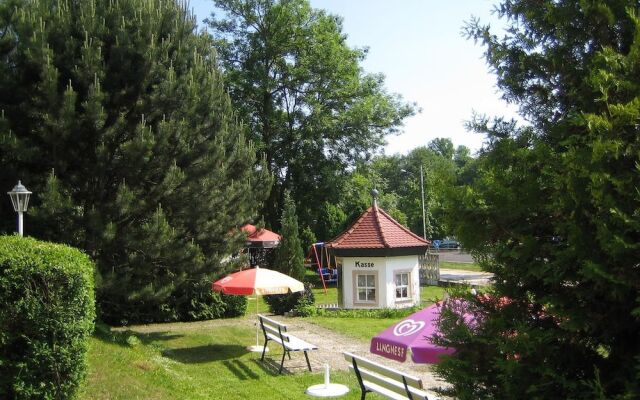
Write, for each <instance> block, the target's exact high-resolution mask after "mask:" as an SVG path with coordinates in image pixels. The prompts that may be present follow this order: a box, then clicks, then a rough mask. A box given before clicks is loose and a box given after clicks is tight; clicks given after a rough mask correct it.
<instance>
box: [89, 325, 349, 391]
mask: <svg viewBox="0 0 640 400" xmlns="http://www.w3.org/2000/svg"><path fill="white" fill-rule="evenodd" d="M180 326H182V327H183V328H181V327H180ZM253 340H255V332H254V331H253V330H252V329H247V327H246V326H242V327H238V326H221V327H213V328H211V327H210V325H209V327H205V326H204V324H198V323H192V324H171V325H170V328H168V329H166V330H164V329H162V326H159V329H158V330H157V331H155V332H153V333H149V334H139V333H134V332H131V331H129V332H124V333H118V334H108V333H107V334H105V333H102V334H97V335H96V336H95V337H94V338H93V339H92V341H91V346H90V349H89V376H88V379H87V382H86V384H85V386H84V388H83V390H82V393H81V396H80V398H81V399H92V400H93V399H96V400H99V399H127V400H128V399H160V400H164V399H261V400H262V399H266V398H268V399H298V398H305V397H306V395H304V390H305V389H306V388H307V387H309V386H311V385H313V384H317V383H321V382H322V380H323V377H322V373H321V372H320V371H318V372H316V373H308V372H303V373H299V372H296V374H295V375H287V374H285V375H276V372H277V371H275V370H274V368H276V367H277V363H279V357H280V354H281V353H280V351H279V350H277V349H275V348H274V349H273V350H272V351H273V352H274V354H273V355H272V357H273V358H274V361H271V362H270V364H268V367H266V366H265V364H263V363H261V362H260V361H259V354H257V355H256V354H255V353H249V352H247V351H246V350H245V345H246V344H250V343H252V342H253ZM292 357H293V360H292V361H288V360H287V361H285V366H287V365H295V366H300V367H301V368H302V366H303V365H304V358H302V356H301V355H300V354H294V355H293V356H292ZM276 360H277V361H276ZM274 362H276V365H275V366H273V363H274ZM351 375H352V374H349V373H347V372H335V371H334V372H332V381H334V382H338V383H343V384H347V385H348V386H349V387H350V388H351V389H352V390H351V392H350V393H349V395H348V396H346V397H344V398H345V399H357V398H359V391H358V390H357V382H356V380H355V377H353V376H351Z"/></svg>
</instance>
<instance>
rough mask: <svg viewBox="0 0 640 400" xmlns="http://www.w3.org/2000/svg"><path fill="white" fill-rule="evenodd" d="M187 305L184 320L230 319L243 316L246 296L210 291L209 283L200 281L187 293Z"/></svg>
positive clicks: (208, 281) (245, 307)
mask: <svg viewBox="0 0 640 400" xmlns="http://www.w3.org/2000/svg"><path fill="white" fill-rule="evenodd" d="M187 297H188V298H189V304H188V306H187V307H186V308H185V311H184V314H185V318H184V319H185V320H192V321H199V320H204V319H216V318H232V317H239V316H241V315H244V314H245V312H246V310H247V297H246V296H232V295H226V294H224V293H218V292H214V291H212V290H211V281H210V280H202V281H201V282H200V284H198V285H194V290H193V291H191V292H188V293H187Z"/></svg>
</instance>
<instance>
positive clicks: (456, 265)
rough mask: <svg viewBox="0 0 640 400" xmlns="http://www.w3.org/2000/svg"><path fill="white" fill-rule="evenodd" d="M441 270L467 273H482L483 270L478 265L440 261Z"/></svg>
mask: <svg viewBox="0 0 640 400" xmlns="http://www.w3.org/2000/svg"><path fill="white" fill-rule="evenodd" d="M440 268H449V269H464V270H467V271H477V272H480V271H482V269H481V268H480V265H479V264H477V263H461V262H452V261H440Z"/></svg>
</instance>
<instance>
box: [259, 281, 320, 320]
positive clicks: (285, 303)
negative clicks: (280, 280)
mask: <svg viewBox="0 0 640 400" xmlns="http://www.w3.org/2000/svg"><path fill="white" fill-rule="evenodd" d="M312 287H313V286H312V285H310V284H308V283H305V284H304V291H302V292H295V293H288V294H272V295H267V296H264V301H265V302H266V303H267V304H268V305H269V310H270V311H271V312H272V313H274V314H277V315H284V313H286V312H290V311H295V312H296V314H303V315H304V316H309V315H311V314H309V308H310V307H309V306H313V304H314V303H315V301H316V299H315V296H314V295H313V291H312V290H311V289H312Z"/></svg>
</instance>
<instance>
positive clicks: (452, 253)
mask: <svg viewBox="0 0 640 400" xmlns="http://www.w3.org/2000/svg"><path fill="white" fill-rule="evenodd" d="M436 254H440V261H451V262H461V263H472V262H474V261H473V258H472V257H471V254H469V253H464V252H462V251H460V250H439V251H437V252H436Z"/></svg>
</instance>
